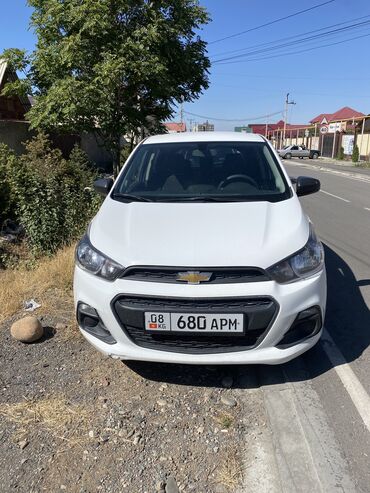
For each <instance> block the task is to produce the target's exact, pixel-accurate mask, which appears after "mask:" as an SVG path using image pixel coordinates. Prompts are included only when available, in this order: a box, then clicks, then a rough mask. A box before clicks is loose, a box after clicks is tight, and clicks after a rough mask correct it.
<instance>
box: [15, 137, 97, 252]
mask: <svg viewBox="0 0 370 493" xmlns="http://www.w3.org/2000/svg"><path fill="white" fill-rule="evenodd" d="M6 178H7V186H8V188H9V190H10V196H11V197H12V198H13V204H15V214H16V216H17V218H18V220H19V221H20V222H21V223H22V225H23V226H24V228H25V232H26V239H27V241H28V243H29V246H30V248H31V249H32V251H33V252H34V253H36V254H38V253H53V252H55V251H56V250H57V249H58V248H59V247H61V246H62V245H64V244H66V243H68V242H70V241H71V240H72V239H74V238H76V237H78V236H79V235H81V234H82V232H83V230H84V229H85V228H86V225H87V222H88V221H89V219H91V217H92V216H93V215H94V213H95V212H96V210H97V208H98V207H99V205H100V199H99V198H98V197H97V195H95V194H94V193H91V192H90V191H88V190H85V189H86V187H89V186H90V185H91V184H92V181H93V179H94V173H93V172H92V171H91V170H90V169H89V168H88V161H87V159H86V157H85V156H84V154H83V152H82V151H81V150H80V149H79V148H77V147H76V148H75V149H74V150H73V151H72V153H71V155H70V157H69V159H64V158H63V157H62V154H61V151H60V150H59V149H53V148H52V146H51V144H50V142H49V140H48V138H47V137H46V136H45V135H44V134H39V135H38V136H37V137H35V138H34V139H32V140H30V141H29V142H28V143H27V144H26V153H25V154H24V155H22V156H20V157H17V158H16V157H15V156H14V155H12V154H10V155H9V158H8V162H7V165H6Z"/></svg>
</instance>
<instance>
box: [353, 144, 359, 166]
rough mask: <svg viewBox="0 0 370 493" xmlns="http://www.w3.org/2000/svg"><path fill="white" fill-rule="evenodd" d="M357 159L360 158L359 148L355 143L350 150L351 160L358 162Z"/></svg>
mask: <svg viewBox="0 0 370 493" xmlns="http://www.w3.org/2000/svg"><path fill="white" fill-rule="evenodd" d="M359 160H360V150H359V148H358V145H355V146H354V148H353V152H352V162H353V163H358V162H359Z"/></svg>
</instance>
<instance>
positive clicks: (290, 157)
mask: <svg viewBox="0 0 370 493" xmlns="http://www.w3.org/2000/svg"><path fill="white" fill-rule="evenodd" d="M284 159H292V155H291V154H290V152H288V153H287V154H285V156H284Z"/></svg>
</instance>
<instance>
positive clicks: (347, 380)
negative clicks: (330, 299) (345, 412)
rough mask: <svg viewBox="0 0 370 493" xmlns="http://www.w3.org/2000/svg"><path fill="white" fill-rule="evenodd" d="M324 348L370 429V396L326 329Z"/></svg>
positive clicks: (323, 338) (323, 340)
mask: <svg viewBox="0 0 370 493" xmlns="http://www.w3.org/2000/svg"><path fill="white" fill-rule="evenodd" d="M322 343H323V348H324V350H325V352H326V354H327V356H328V358H329V360H330V362H331V363H332V365H333V367H334V370H335V371H336V373H337V375H338V377H339V379H340V380H341V382H342V384H343V386H344V388H345V389H346V391H347V392H348V394H349V396H350V398H351V400H352V402H353V404H354V406H355V407H356V409H357V411H358V413H359V415H360V416H361V419H362V421H363V423H364V425H365V426H366V428H367V429H368V430H369V431H370V396H369V394H368V393H367V392H366V390H365V389H364V387H363V385H362V383H361V382H360V380H359V379H358V378H357V376H356V374H355V373H354V371H353V370H352V368H351V367H350V365H349V364H348V363H347V361H346V360H345V358H344V356H343V354H342V353H341V351H340V350H339V349H338V347H337V346H336V344H335V342H334V341H333V339H332V338H331V336H330V335H329V333H328V331H327V330H326V329H324V332H323V337H322Z"/></svg>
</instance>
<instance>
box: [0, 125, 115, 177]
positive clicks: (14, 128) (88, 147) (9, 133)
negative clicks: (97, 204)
mask: <svg viewBox="0 0 370 493" xmlns="http://www.w3.org/2000/svg"><path fill="white" fill-rule="evenodd" d="M34 135H35V132H33V131H31V130H30V129H29V123H28V122H24V121H12V120H5V121H4V120H0V143H3V144H6V145H7V146H9V147H10V148H11V149H13V150H14V152H15V153H16V154H23V152H24V150H25V149H24V145H23V142H26V141H27V140H29V139H31V138H32V137H33V136H34ZM50 137H51V140H52V141H53V143H54V145H55V146H56V147H58V148H59V149H61V151H62V152H63V155H65V156H68V155H69V153H70V151H71V150H72V148H73V146H74V145H75V144H76V143H79V144H80V145H81V148H82V149H83V150H84V151H85V152H86V154H87V155H88V157H89V159H90V161H91V162H93V163H95V164H96V165H97V166H98V167H99V168H103V169H110V167H111V165H112V156H111V154H110V153H109V152H108V151H106V150H105V149H104V148H103V147H102V145H101V142H99V140H98V139H96V138H95V136H94V135H93V134H88V133H85V134H83V135H82V136H81V137H80V136H79V135H53V134H51V136H50Z"/></svg>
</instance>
